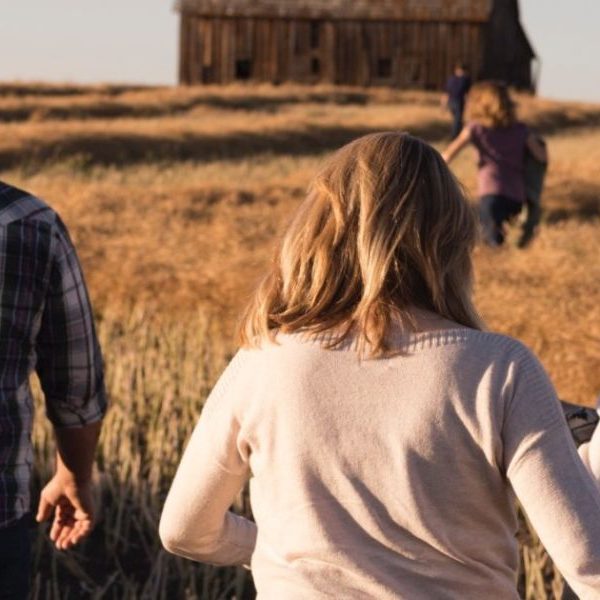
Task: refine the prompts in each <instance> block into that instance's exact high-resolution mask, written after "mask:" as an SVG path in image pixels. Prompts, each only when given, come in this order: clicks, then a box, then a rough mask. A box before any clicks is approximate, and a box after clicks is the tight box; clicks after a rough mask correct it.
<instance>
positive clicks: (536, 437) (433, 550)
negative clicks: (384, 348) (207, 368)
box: [160, 328, 600, 600]
mask: <svg viewBox="0 0 600 600" xmlns="http://www.w3.org/2000/svg"><path fill="white" fill-rule="evenodd" d="M323 341H326V340H324V338H321V339H320V340H313V341H310V340H307V339H304V338H302V337H301V336H285V335H282V336H279V343H278V344H273V345H265V346H264V347H263V348H262V349H260V350H242V351H240V352H239V353H238V354H237V355H236V357H235V358H234V359H233V360H232V361H231V363H230V365H229V366H228V367H227V369H226V371H225V372H224V373H223V375H222V377H221V379H220V380H219V382H218V384H217V385H216V387H215V388H214V390H213V392H212V394H211V396H210V398H209V400H208V401H207V404H206V406H205V408H204V410H203V412H202V416H201V418H200V420H199V422H198V425H197V427H196V430H195V431H194V433H193V435H192V438H191V440H190V442H189V445H188V447H187V449H186V451H185V454H184V457H183V459H182V462H181V465H180V467H179V470H178V472H177V475H176V477H175V480H174V482H173V486H172V489H171V491H170V493H169V496H168V499H167V502H166V504H165V508H164V512H163V516H162V519H161V524H160V534H161V538H162V540H163V543H164V544H165V547H166V548H167V549H168V550H170V551H171V552H174V553H176V554H180V555H182V556H186V557H188V558H191V559H193V560H198V561H203V562H210V563H214V564H220V565H225V564H250V563H251V566H252V571H253V574H254V579H255V583H256V587H257V590H258V595H259V598H261V599H263V600H306V599H308V600H312V599H322V598H336V599H340V598H341V599H346V598H349V599H357V600H358V599H363V598H364V599H366V598H373V599H377V600H384V599H388V598H390V599H391V598H406V599H410V600H419V599H427V600H430V599H435V600H444V599H459V598H460V599H465V598H467V599H480V598H490V599H494V600H502V599H516V598H518V595H517V591H516V584H515V580H516V573H517V566H518V555H517V541H516V539H515V531H516V527H517V523H516V517H515V505H514V495H513V492H514V494H516V496H517V497H518V498H519V500H520V501H521V503H522V505H523V506H524V508H525V510H526V512H527V514H528V516H529V518H530V520H531V522H532V523H533V525H534V527H535V528H536V530H537V532H538V534H539V535H540V537H541V539H542V541H543V543H544V544H545V546H546V548H547V549H548V551H549V552H550V554H551V555H552V558H553V559H554V560H555V561H556V563H557V564H558V566H559V568H560V569H561V571H562V573H563V574H564V576H565V577H566V579H567V580H568V582H569V583H570V585H571V586H572V587H573V589H574V590H575V591H576V592H577V593H578V594H579V596H580V597H581V598H583V599H587V598H600V493H599V488H598V487H597V485H596V483H595V481H594V480H593V479H592V477H590V475H589V474H588V472H587V471H586V468H585V466H584V464H583V462H582V460H581V459H580V458H579V456H578V454H577V451H576V449H575V446H574V444H573V442H572V440H571V437H570V433H569V431H568V429H567V426H566V424H565V420H564V418H563V415H562V411H561V408H560V406H559V403H558V401H557V398H556V395H555V392H554V390H553V388H552V385H551V383H550V381H549V380H548V377H547V375H546V374H545V372H544V370H543V368H542V367H541V366H540V364H539V362H538V361H537V360H536V358H535V357H534V356H533V355H532V354H531V353H530V352H529V351H528V350H527V349H526V348H525V347H524V346H523V345H521V344H520V343H519V342H517V341H515V340H513V339H511V338H508V337H505V336H501V335H497V334H491V333H483V332H478V331H474V330H470V329H464V328H462V329H450V330H445V331H437V332H430V333H421V334H405V335H402V334H398V335H396V336H395V344H396V345H397V347H398V349H399V350H400V353H399V354H398V355H396V356H394V357H391V358H383V359H375V360H361V359H360V358H359V356H358V354H357V352H356V348H355V347H354V345H353V344H352V343H349V344H348V345H347V346H346V347H344V348H342V349H339V350H326V349H324V348H323V346H322V342H323ZM599 439H600V438H599ZM596 441H598V440H596ZM583 453H584V454H586V455H587V454H589V447H588V448H586V449H585V450H584V452H583ZM250 477H252V478H251V480H250V491H251V502H252V509H253V512H254V517H255V520H256V525H254V523H252V522H250V521H248V520H246V519H243V518H241V517H239V516H235V515H234V514H233V513H231V512H228V508H229V507H230V506H231V504H232V502H233V501H234V499H235V498H236V496H237V495H238V494H239V492H240V490H241V489H242V487H243V485H244V484H245V482H246V481H247V480H248V479H249V478H250Z"/></svg>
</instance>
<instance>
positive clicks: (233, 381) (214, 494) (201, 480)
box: [159, 354, 256, 565]
mask: <svg viewBox="0 0 600 600" xmlns="http://www.w3.org/2000/svg"><path fill="white" fill-rule="evenodd" d="M241 362H242V360H241V356H240V354H238V355H237V356H236V357H235V358H234V359H233V361H232V362H231V363H230V364H229V366H228V367H227V369H226V370H225V372H224V373H223V375H222V376H221V378H220V379H219V381H218V382H217V385H216V386H215V388H214V389H213V391H212V393H211V394H210V396H209V398H208V400H207V401H206V404H205V406H204V409H203V411H202V415H201V416H200V419H199V421H198V424H197V425H196V428H195V429H194V432H193V434H192V437H191V439H190V441H189V443H188V446H187V448H186V450H185V452H184V454H183V457H182V459H181V463H180V464H179V467H178V469H177V473H176V475H175V479H174V481H173V483H172V485H171V489H170V491H169V494H168V496H167V500H166V502H165V506H164V508H163V513H162V516H161V520H160V526H159V534H160V538H161V541H162V543H163V545H164V546H165V548H166V549H167V550H168V551H169V552H172V553H173V554H178V555H180V556H184V557H186V558H189V559H192V560H197V561H200V562H207V563H211V564H215V565H248V564H249V563H250V558H251V556H252V552H253V550H254V545H255V541H256V525H255V524H254V523H253V522H252V521H250V520H248V519H245V518H243V517H240V516H238V515H235V514H233V513H232V512H230V511H229V508H230V506H231V505H232V503H233V502H234V501H235V498H236V497H237V495H238V494H239V493H240V491H241V490H242V488H243V487H244V484H245V483H246V481H247V480H248V478H249V475H250V471H249V467H248V464H247V460H246V458H245V456H244V455H243V453H242V452H241V451H240V449H239V448H238V437H239V431H240V426H239V422H238V419H237V416H236V406H237V403H238V400H239V398H240V395H241V394H243V386H242V385H241V384H240V379H239V371H240V369H241V368H242V366H241V364H240V363H241Z"/></svg>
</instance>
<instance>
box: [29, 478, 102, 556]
mask: <svg viewBox="0 0 600 600" xmlns="http://www.w3.org/2000/svg"><path fill="white" fill-rule="evenodd" d="M53 514H54V521H53V523H52V527H51V528H50V539H51V540H52V541H53V542H54V544H55V545H56V548H57V549H58V550H68V549H69V548H72V547H73V546H74V545H75V544H78V543H79V542H80V541H81V540H82V539H83V538H84V537H86V536H87V535H88V534H89V533H90V532H91V531H92V528H93V526H94V519H95V510H94V501H93V493H92V484H91V482H86V483H77V482H76V481H75V479H74V478H73V477H71V476H69V475H68V474H66V473H61V472H57V473H56V475H54V477H53V478H52V479H51V480H50V481H49V482H48V483H47V484H46V486H45V487H44V489H43V490H42V493H41V496H40V503H39V506H38V512H37V515H36V520H37V521H38V522H41V521H46V520H48V519H49V518H50V517H52V515H53Z"/></svg>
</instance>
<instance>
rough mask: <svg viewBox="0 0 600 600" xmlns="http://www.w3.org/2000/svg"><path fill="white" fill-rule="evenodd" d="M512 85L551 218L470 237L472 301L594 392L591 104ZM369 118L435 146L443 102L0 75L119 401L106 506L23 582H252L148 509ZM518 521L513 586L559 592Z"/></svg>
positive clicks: (595, 120)
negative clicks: (289, 237)
mask: <svg viewBox="0 0 600 600" xmlns="http://www.w3.org/2000/svg"><path fill="white" fill-rule="evenodd" d="M519 102H520V109H521V112H522V114H523V115H524V116H525V117H526V118H527V120H528V121H529V122H531V123H533V124H534V125H536V126H537V127H538V128H539V129H540V130H541V131H542V133H544V134H545V135H546V136H547V138H548V141H549V145H550V152H551V156H552V165H551V170H550V172H549V177H548V187H547V193H546V195H545V198H544V203H545V214H544V223H543V226H542V228H541V230H540V234H539V236H538V237H537V238H536V239H535V240H534V243H533V244H532V245H531V247H529V248H528V249H526V250H523V251H520V250H517V249H516V248H514V247H513V246H511V245H509V247H507V248H505V249H503V250H502V251H500V252H492V251H490V250H488V249H485V248H479V249H478V250H477V252H476V256H475V264H476V275H477V287H476V295H477V301H478V305H479V307H480V309H481V312H482V314H483V315H484V317H485V318H486V320H487V322H488V324H489V326H490V328H492V329H494V330H498V331H501V332H504V333H508V334H510V335H514V336H516V337H519V338H521V339H522V340H523V341H525V343H527V344H528V345H529V346H530V347H532V348H533V349H534V350H535V351H536V353H537V354H538V355H539V356H540V357H541V359H542V362H543V363H544V365H545V366H546V368H547V369H548V370H549V372H550V374H551V377H552V379H553V381H554V383H555V385H556V386H557V388H558V390H559V393H560V395H561V396H562V397H564V398H566V399H569V400H571V401H574V402H579V403H583V404H586V403H587V404H589V403H590V402H592V401H593V398H594V396H595V395H596V394H597V393H598V392H599V391H600V371H599V370H598V368H597V366H598V364H600V261H598V256H600V222H599V217H600V179H599V177H598V174H597V164H598V163H599V162H600V144H599V143H598V142H599V141H600V117H599V115H600V108H599V107H598V106H589V105H575V104H565V103H555V102H549V101H543V100H537V99H531V98H528V97H521V98H519ZM381 129H402V130H409V131H411V132H413V133H416V134H418V135H421V136H422V137H425V138H426V139H427V140H428V141H430V142H432V143H434V144H435V145H437V146H438V147H440V148H441V147H442V146H443V145H444V136H445V134H446V131H447V129H448V118H447V115H445V114H442V113H441V112H440V109H439V106H438V99H437V97H436V96H435V95H433V94H428V93H423V92H397V91H389V90H369V91H365V90H355V89H331V88H303V87H298V86H291V87H287V86H282V87H278V88H272V87H268V86H265V87H258V88H248V87H243V86H237V87H231V88H192V89H184V90H177V89H175V90H171V89H165V88H159V89H152V88H136V89H128V88H126V87H107V88H97V87H96V88H86V87H81V88H68V87H64V86H62V87H53V86H37V87H28V86H23V85H15V86H10V85H8V86H7V85H5V86H2V85H0V132H1V133H2V135H0V175H1V176H2V178H3V179H5V180H8V181H10V182H12V183H15V184H18V185H20V186H22V187H24V188H26V189H29V190H31V191H32V192H35V193H37V194H38V195H40V196H42V197H44V198H46V199H47V200H48V201H49V202H50V203H51V204H52V205H53V206H54V207H56V208H57V209H58V210H59V211H60V212H61V214H62V216H63V218H64V219H65V221H66V222H67V224H68V226H69V228H70V230H71V233H72V235H73V237H74V239H75V242H76V245H77V247H78V250H79V253H80V256H81V258H82V262H83V264H84V268H85V271H86V276H87V279H88V283H89V287H90V291H91V295H92V298H93V300H94V304H95V307H96V310H97V312H98V315H99V332H100V336H101V339H102V343H103V346H104V351H105V355H106V364H107V378H108V387H109V391H110V394H111V398H112V408H111V411H110V413H109V415H108V417H107V421H106V427H105V428H104V431H103V434H102V439H101V443H100V448H99V461H98V464H99V478H100V482H101V490H102V502H101V504H102V506H103V513H102V520H101V523H100V525H99V527H98V528H97V530H96V531H95V533H94V534H93V536H92V538H91V539H90V540H89V541H88V542H87V543H86V545H85V546H84V547H83V548H82V549H81V550H78V551H74V552H69V553H66V554H59V553H56V552H54V551H53V550H52V549H51V547H50V545H49V544H48V542H47V541H46V539H45V538H44V536H42V535H40V536H38V540H37V545H36V552H35V573H36V578H35V594H34V597H36V598H48V599H50V598H52V599H55V598H56V599H58V598H79V597H92V598H173V597H176V598H179V597H182V598H206V599H207V600H211V599H212V598H231V597H234V596H236V597H238V598H239V597H240V596H242V595H244V594H246V593H247V591H248V588H247V587H246V590H245V591H244V590H243V588H244V587H245V586H246V584H247V581H246V580H247V575H246V574H245V573H240V572H236V571H231V570H230V571H222V570H214V569H208V568H206V567H202V566H197V565H193V564H192V563H189V562H186V561H180V560H177V559H174V558H172V557H169V556H167V555H166V554H164V553H163V552H162V551H161V550H160V546H159V543H158V540H157V536H156V523H157V520H158V514H159V511H160V506H161V503H162V500H163V498H164V495H165V492H166V489H167V487H168V483H169V480H170V478H171V476H172V474H173V470H174V468H175V465H176V462H177V460H178V458H179V456H180V454H181V450H182V447H183V444H184V443H185V440H186V438H187V436H188V435H189V432H190V431H191V428H192V427H193V425H194V422H195V420H196V418H197V416H198V414H199V412H200V411H201V407H202V403H203V401H204V399H205V397H206V394H207V392H208V390H209V389H210V386H211V385H212V383H213V382H214V381H215V378H216V377H217V374H218V372H219V371H220V369H221V368H222V366H223V365H224V364H225V362H226V360H227V357H228V356H229V355H230V353H231V352H232V351H233V347H232V344H231V332H232V329H233V323H234V320H235V315H236V314H237V312H238V311H239V309H240V307H241V306H242V305H243V303H244V302H245V299H246V297H247V295H248V294H249V293H250V290H251V289H252V287H253V285H254V282H255V280H256V278H257V277H258V276H259V274H260V272H261V271H262V270H263V268H264V266H265V264H266V263H267V262H268V260H269V258H270V252H271V247H272V245H273V241H274V238H275V237H276V236H277V232H278V231H279V230H280V229H281V227H282V225H283V224H284V223H285V222H286V220H287V219H288V218H289V216H290V214H291V212H292V211H293V210H294V208H295V207H296V206H297V204H298V203H299V202H300V201H301V199H302V197H303V195H304V190H305V189H306V186H307V184H308V181H309V180H310V178H311V176H312V174H313V173H314V172H315V171H316V170H317V169H318V167H319V165H320V163H321V162H322V160H323V158H324V156H326V155H327V154H328V153H329V152H330V151H331V150H333V149H335V148H337V147H338V146H339V145H341V144H343V143H345V142H347V141H349V140H350V139H352V138H354V137H356V136H357V135H361V134H363V133H368V132H371V131H376V130H381ZM474 162H475V160H474V154H473V153H472V152H467V153H465V155H464V156H462V157H461V158H460V159H459V160H458V161H457V163H456V165H454V168H455V170H456V172H457V174H458V175H459V177H460V178H461V179H462V180H463V181H464V182H465V184H466V185H467V187H468V188H469V189H471V190H472V189H473V187H474V178H475V167H474ZM34 437H35V441H36V447H37V451H38V465H40V472H39V477H40V478H44V477H45V476H46V475H47V474H48V473H49V469H50V468H51V456H52V441H51V437H50V434H49V431H48V429H47V426H46V424H45V423H44V419H43V416H42V413H41V411H38V422H37V424H36V429H35V435H34ZM522 537H523V544H522V552H523V560H524V565H525V570H524V573H523V578H522V590H523V594H524V595H525V596H526V597H527V598H528V599H542V598H550V597H553V594H554V595H556V594H557V593H558V590H559V589H560V587H561V585H562V583H561V580H560V577H559V575H558V574H556V573H555V572H554V570H553V567H552V564H551V562H550V561H549V560H548V558H547V556H546V555H545V553H544V551H543V548H542V547H541V546H540V544H539V541H538V540H537V539H536V538H535V535H534V534H533V533H531V532H528V530H527V529H524V530H523V532H522ZM248 597H249V596H248Z"/></svg>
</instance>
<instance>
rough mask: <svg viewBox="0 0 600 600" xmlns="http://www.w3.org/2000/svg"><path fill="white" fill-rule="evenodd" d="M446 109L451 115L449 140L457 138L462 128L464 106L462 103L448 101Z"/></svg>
mask: <svg viewBox="0 0 600 600" xmlns="http://www.w3.org/2000/svg"><path fill="white" fill-rule="evenodd" d="M448 108H449V109H450V112H451V113H452V131H451V133H450V135H451V138H452V139H454V138H456V137H458V134H459V133H460V132H461V131H462V128H463V112H464V108H465V106H464V104H463V103H462V102H457V101H456V100H450V102H449V103H448Z"/></svg>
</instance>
